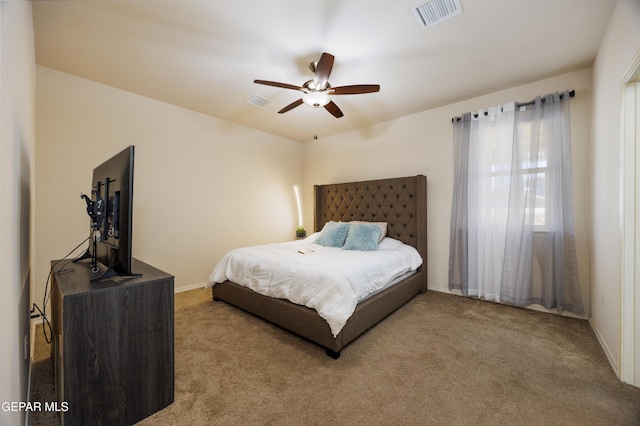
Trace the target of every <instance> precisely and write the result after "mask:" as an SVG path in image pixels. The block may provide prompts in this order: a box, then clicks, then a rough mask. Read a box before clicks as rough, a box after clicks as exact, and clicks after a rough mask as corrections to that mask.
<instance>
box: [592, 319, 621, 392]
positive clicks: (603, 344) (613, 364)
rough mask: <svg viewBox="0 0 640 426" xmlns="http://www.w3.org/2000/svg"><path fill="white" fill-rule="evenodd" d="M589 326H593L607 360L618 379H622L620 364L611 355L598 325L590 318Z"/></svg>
mask: <svg viewBox="0 0 640 426" xmlns="http://www.w3.org/2000/svg"><path fill="white" fill-rule="evenodd" d="M589 325H590V326H591V329H592V330H593V332H594V334H595V335H596V338H597V339H598V342H600V346H601V347H602V350H603V351H604V354H605V355H606V357H607V359H608V360H609V364H611V368H613V372H614V373H615V375H616V377H618V378H619V379H620V369H619V367H618V362H617V360H616V359H615V358H614V357H613V354H612V353H611V350H610V349H609V346H607V343H606V342H605V340H604V338H603V337H602V333H600V330H598V327H597V326H596V324H595V323H594V322H593V320H592V319H591V318H589Z"/></svg>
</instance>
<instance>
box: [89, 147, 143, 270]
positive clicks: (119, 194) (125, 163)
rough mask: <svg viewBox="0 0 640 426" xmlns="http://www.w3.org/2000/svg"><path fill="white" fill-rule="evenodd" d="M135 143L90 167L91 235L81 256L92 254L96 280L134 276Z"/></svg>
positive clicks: (90, 256) (92, 265)
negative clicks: (132, 266)
mask: <svg viewBox="0 0 640 426" xmlns="http://www.w3.org/2000/svg"><path fill="white" fill-rule="evenodd" d="M134 154H135V147H134V146H133V145H131V146H129V147H127V148H126V149H124V150H123V151H122V152H120V153H118V154H116V155H114V156H113V157H111V158H110V159H108V160H107V161H105V162H104V163H102V164H100V165H99V166H97V167H96V168H95V169H94V170H93V180H92V185H91V197H90V198H89V197H88V196H86V195H82V197H83V198H84V200H85V201H86V203H87V213H88V214H89V218H90V222H91V232H92V238H91V240H90V242H89V248H88V249H87V252H86V253H85V255H84V256H82V257H81V259H86V258H91V260H92V263H91V267H92V270H93V272H94V274H96V276H95V277H94V278H93V279H91V281H92V282H93V281H99V280H102V279H105V278H109V277H115V276H137V275H139V274H135V273H133V271H132V270H131V258H132V256H131V248H132V244H131V237H132V222H133V160H134Z"/></svg>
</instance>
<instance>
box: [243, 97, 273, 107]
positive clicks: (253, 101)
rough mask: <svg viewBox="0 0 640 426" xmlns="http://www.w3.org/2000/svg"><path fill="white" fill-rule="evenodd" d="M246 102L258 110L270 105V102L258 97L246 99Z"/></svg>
mask: <svg viewBox="0 0 640 426" xmlns="http://www.w3.org/2000/svg"><path fill="white" fill-rule="evenodd" d="M247 102H248V103H250V104H251V105H254V106H257V107H258V108H263V107H266V106H267V105H269V104H270V103H271V101H270V100H269V99H267V98H263V97H262V96H260V95H255V96H253V97H251V98H249V99H247Z"/></svg>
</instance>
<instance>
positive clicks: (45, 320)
mask: <svg viewBox="0 0 640 426" xmlns="http://www.w3.org/2000/svg"><path fill="white" fill-rule="evenodd" d="M91 238H93V232H91V234H90V235H89V236H88V237H87V238H85V239H84V240H82V242H81V243H80V244H78V245H77V246H75V247H74V249H73V250H71V251H70V252H69V253H67V255H66V256H64V257H63V258H62V259H60V260H58V261H57V262H56V263H54V264H53V265H51V269H50V270H49V274H48V275H47V281H46V283H45V286H44V297H43V298H42V307H43V308H42V309H40V307H39V306H38V305H36V304H35V303H34V304H33V306H32V307H31V311H30V314H31V318H32V319H34V318H38V317H42V332H43V333H44V338H45V340H46V341H47V343H49V344H50V343H51V340H52V334H53V332H52V329H51V323H50V322H49V319H48V318H47V314H46V311H47V303H48V302H49V298H50V296H51V290H50V289H49V280H50V279H51V276H52V275H53V274H54V272H53V270H54V269H55V267H56V266H58V263H60V262H62V261H63V260H67V258H68V257H69V256H71V254H73V252H75V251H76V250H78V249H79V248H80V246H81V245H83V244H84V243H86V242H87V241H89V240H90V239H91ZM79 257H80V256H78V257H77V258H75V259H69V260H67V263H65V264H64V265H63V267H62V268H60V269H59V270H58V271H56V272H55V273H56V274H59V273H60V272H66V271H70V270H66V269H64V267H66V266H67V265H68V264H69V263H71V262H73V261H74V260H76V259H78V258H79ZM36 311H38V313H35V312H36ZM47 328H48V329H49V335H48V336H47Z"/></svg>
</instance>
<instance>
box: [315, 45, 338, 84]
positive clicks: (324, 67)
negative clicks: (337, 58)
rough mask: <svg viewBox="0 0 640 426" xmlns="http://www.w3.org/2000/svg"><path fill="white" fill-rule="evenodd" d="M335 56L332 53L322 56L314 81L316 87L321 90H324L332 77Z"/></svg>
mask: <svg viewBox="0 0 640 426" xmlns="http://www.w3.org/2000/svg"><path fill="white" fill-rule="evenodd" d="M333 59H334V57H333V55H332V54H330V53H323V54H322V56H320V60H319V61H318V65H316V73H315V77H314V79H313V82H314V83H315V86H316V87H317V88H320V89H324V88H325V87H326V86H327V83H328V81H329V76H330V75H331V69H332V68H333Z"/></svg>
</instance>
